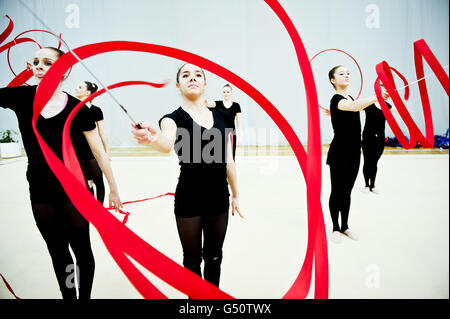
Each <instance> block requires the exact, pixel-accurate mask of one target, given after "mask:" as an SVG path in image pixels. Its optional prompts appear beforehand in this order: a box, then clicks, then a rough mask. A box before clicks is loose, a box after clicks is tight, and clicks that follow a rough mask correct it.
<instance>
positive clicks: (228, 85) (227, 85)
mask: <svg viewBox="0 0 450 319" xmlns="http://www.w3.org/2000/svg"><path fill="white" fill-rule="evenodd" d="M226 87H229V88H230V90H231V91H233V88H232V87H231V85H230V84H228V83H227V84H225V85H224V86H223V88H226Z"/></svg>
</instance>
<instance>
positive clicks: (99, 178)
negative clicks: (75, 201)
mask: <svg viewBox="0 0 450 319" xmlns="http://www.w3.org/2000/svg"><path fill="white" fill-rule="evenodd" d="M80 165H81V168H82V170H83V174H84V176H85V179H86V181H88V180H92V181H93V182H94V184H95V189H96V190H97V196H96V198H97V200H98V201H99V202H100V203H102V204H103V202H104V200H105V184H104V182H103V173H102V170H101V169H100V166H99V165H98V163H97V160H96V159H95V158H94V159H90V160H82V161H80ZM88 187H89V185H88ZM89 190H90V191H91V193H92V194H94V189H93V188H90V187H89Z"/></svg>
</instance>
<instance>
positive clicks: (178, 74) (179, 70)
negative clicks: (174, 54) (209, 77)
mask: <svg viewBox="0 0 450 319" xmlns="http://www.w3.org/2000/svg"><path fill="white" fill-rule="evenodd" d="M186 64H190V63H185V64H183V65H182V66H180V68H179V69H178V71H177V83H180V81H178V77H179V76H180V72H181V69H182V68H183V67H184V66H185V65H186ZM200 70H201V71H202V73H203V77H204V78H205V82H206V75H205V71H203V69H202V68H200Z"/></svg>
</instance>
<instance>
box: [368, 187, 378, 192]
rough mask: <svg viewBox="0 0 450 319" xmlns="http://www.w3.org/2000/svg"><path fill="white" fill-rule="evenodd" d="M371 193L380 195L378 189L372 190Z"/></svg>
mask: <svg viewBox="0 0 450 319" xmlns="http://www.w3.org/2000/svg"><path fill="white" fill-rule="evenodd" d="M370 191H371V192H372V193H374V194H380V191H379V190H378V188H376V187H374V188H372V189H371V190H370Z"/></svg>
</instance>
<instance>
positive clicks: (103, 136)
mask: <svg viewBox="0 0 450 319" xmlns="http://www.w3.org/2000/svg"><path fill="white" fill-rule="evenodd" d="M96 124H97V128H98V133H99V135H100V139H101V140H102V144H103V148H104V149H105V152H106V154H108V156H109V157H111V156H110V152H109V147H108V136H107V135H106V131H105V121H104V120H101V121H98V122H96Z"/></svg>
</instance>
